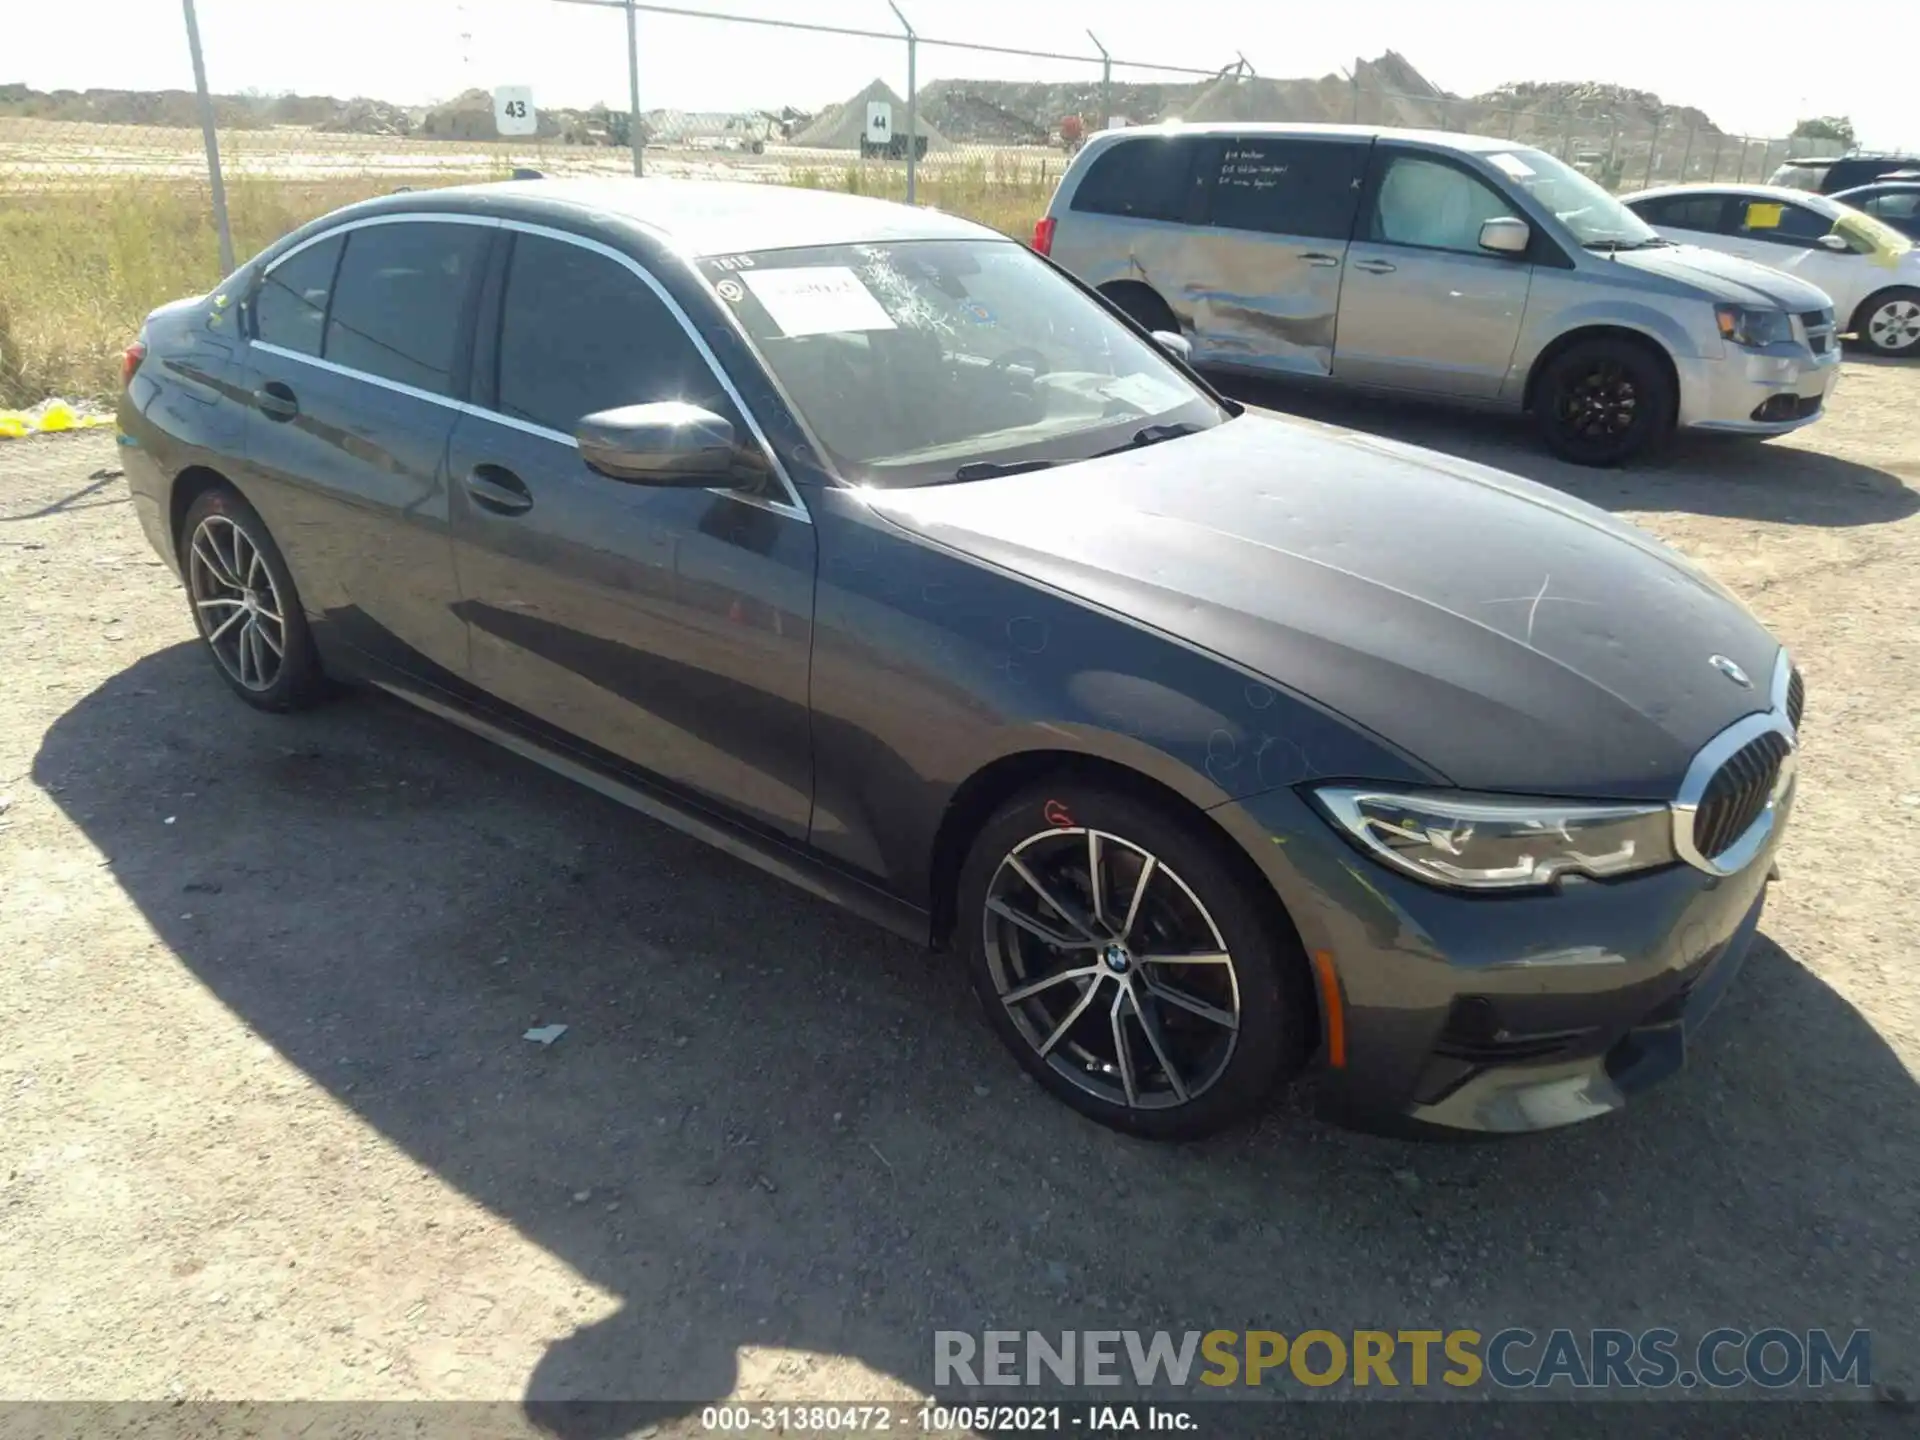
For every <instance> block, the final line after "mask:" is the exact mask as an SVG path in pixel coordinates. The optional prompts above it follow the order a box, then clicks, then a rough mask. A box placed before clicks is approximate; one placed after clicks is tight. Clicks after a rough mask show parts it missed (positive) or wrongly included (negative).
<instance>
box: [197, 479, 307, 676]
mask: <svg viewBox="0 0 1920 1440" xmlns="http://www.w3.org/2000/svg"><path fill="white" fill-rule="evenodd" d="M187 589H188V592H189V594H191V595H192V597H193V605H194V609H195V610H197V611H198V612H199V614H200V618H201V624H202V633H203V634H204V635H205V636H206V639H207V648H208V649H210V650H212V651H213V656H214V659H216V660H218V661H219V662H220V666H221V668H222V669H223V670H225V671H226V672H227V674H228V675H230V676H232V677H233V679H234V680H235V681H237V682H238V683H239V684H241V685H242V686H244V687H245V688H247V689H248V690H255V691H264V690H270V689H272V688H273V683H274V681H275V680H277V679H279V678H280V666H281V663H282V661H283V660H284V659H285V657H286V650H287V622H286V610H285V608H284V606H283V604H282V602H281V598H280V592H279V590H278V589H277V588H276V587H275V585H274V583H273V573H272V572H271V571H270V570H269V569H268V568H267V563H266V561H265V560H264V559H263V558H262V557H261V554H260V551H259V549H258V547H256V546H255V545H254V543H253V541H252V540H250V539H249V538H248V537H247V533H246V531H244V530H242V529H241V528H240V527H239V526H238V525H236V524H234V523H233V521H232V520H230V519H228V518H227V517H226V516H224V515H209V516H207V517H206V518H205V519H203V520H202V521H201V522H200V524H199V526H198V527H197V528H196V529H195V530H194V532H193V542H192V544H191V545H190V546H189V547H188V551H187Z"/></svg>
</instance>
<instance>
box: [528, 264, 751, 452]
mask: <svg viewBox="0 0 1920 1440" xmlns="http://www.w3.org/2000/svg"><path fill="white" fill-rule="evenodd" d="M657 400H686V401H690V402H692V403H693V404H695V405H702V406H705V407H706V408H707V409H709V410H712V411H714V412H715V413H716V414H719V415H721V416H724V417H725V418H727V419H729V420H731V421H732V422H733V423H734V425H735V427H736V428H738V427H739V425H740V423H741V422H740V417H739V415H738V413H737V411H736V410H735V407H734V406H733V405H732V404H731V402H730V401H729V400H728V399H727V397H726V392H725V391H724V390H722V389H721V387H720V383H719V381H718V380H717V379H716V378H715V376H714V373H713V369H712V367H711V366H709V365H708V364H707V362H706V360H705V358H704V357H703V356H702V355H701V354H700V352H699V351H698V350H696V349H695V348H694V346H693V342H692V341H691V340H689V339H688V338H687V332H686V330H685V329H683V328H682V327H681V324H680V322H679V321H678V320H677V319H676V318H675V317H674V315H673V313H672V312H671V311H670V310H668V309H667V307H666V306H665V305H664V304H663V303H662V302H661V300H660V298H659V297H658V296H657V295H655V294H654V293H653V291H652V290H651V289H650V288H648V286H647V284H646V282H645V281H643V280H642V279H641V278H640V277H639V276H638V275H635V274H634V273H633V272H632V271H631V270H629V269H627V268H626V266H624V265H621V264H619V263H617V262H616V261H614V260H611V259H609V258H608V257H606V256H605V255H601V254H597V253H596V252H594V251H592V250H587V249H585V248H583V247H581V246H579V245H573V244H569V243H567V242H566V241H563V240H550V239H548V238H546V237H545V236H542V235H519V236H516V237H515V238H514V242H513V260H512V263H511V264H510V265H509V267H508V269H507V291H506V298H505V301H504V302H503V304H502V307H501V314H500V381H499V390H498V400H497V402H496V404H497V408H498V409H499V411H500V413H501V414H503V415H511V416H513V417H514V418H515V419H518V420H525V421H527V422H528V423H529V424H533V425H540V426H544V427H545V428H546V429H548V430H557V431H559V432H560V433H561V434H563V435H571V434H572V433H573V429H574V426H575V425H576V424H577V423H578V422H579V420H580V417H581V416H583V415H591V414H593V413H594V412H595V411H596V410H611V409H613V408H614V407H616V406H620V405H641V404H646V403H649V402H652V401H657Z"/></svg>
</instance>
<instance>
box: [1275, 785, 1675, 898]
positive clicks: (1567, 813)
mask: <svg viewBox="0 0 1920 1440" xmlns="http://www.w3.org/2000/svg"><path fill="white" fill-rule="evenodd" d="M1313 795H1314V798H1315V799H1316V800H1318V801H1319V803H1320V807H1321V808H1322V809H1323V810H1324V811H1325V812H1326V813H1327V814H1328V816H1330V817H1331V818H1332V819H1333V821H1334V823H1335V824H1337V825H1338V826H1339V827H1340V828H1341V829H1343V830H1345V831H1346V832H1347V834H1349V835H1351V836H1352V837H1353V838H1354V839H1355V840H1357V841H1358V842H1359V843H1360V845H1361V846H1362V847H1364V848H1365V849H1366V850H1367V851H1368V852H1369V853H1371V854H1373V855H1375V856H1378V857H1379V858H1380V859H1381V860H1384V861H1385V862H1386V863H1387V864H1389V865H1391V866H1393V867H1394V869H1396V870H1403V871H1405V872H1406V873H1407V874H1409V875H1412V876H1413V877H1415V878H1416V879H1419V880H1425V881H1426V882H1427V883H1428V884H1431V885H1443V886H1446V887H1448V888H1449V889H1459V890H1514V889H1522V888H1527V887H1538V886H1542V885H1551V884H1552V883H1553V882H1554V880H1555V879H1557V878H1558V877H1559V876H1561V875H1566V874H1580V875H1591V876H1595V877H1604V876H1609V875H1624V874H1626V873H1628V872H1629V871H1633V870H1646V869H1650V868H1652V867H1653V866H1656V865H1667V864H1671V863H1672V862H1673V860H1674V853H1673V819H1672V815H1671V814H1670V812H1669V811H1668V808H1667V807H1666V806H1665V805H1627V804H1611V805H1608V804H1591V803H1587V802H1581V801H1568V800H1532V799H1523V798H1513V797H1508V796H1504V795H1472V794H1467V793H1465V792H1463V791H1450V790H1408V791H1396V790H1381V789H1356V788H1353V787H1349V786H1328V787H1326V788H1324V789H1319V790H1315V791H1314V792H1313Z"/></svg>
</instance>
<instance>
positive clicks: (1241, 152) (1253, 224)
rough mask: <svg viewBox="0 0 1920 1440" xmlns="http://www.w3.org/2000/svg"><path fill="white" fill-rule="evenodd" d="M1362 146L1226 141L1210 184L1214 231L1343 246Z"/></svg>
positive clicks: (1350, 225) (1350, 227) (1360, 166)
mask: <svg viewBox="0 0 1920 1440" xmlns="http://www.w3.org/2000/svg"><path fill="white" fill-rule="evenodd" d="M1366 165H1367V147H1366V146H1365V145H1356V144H1341V143H1338V142H1335V141H1327V140H1277V139H1272V138H1266V137H1259V136H1250V137H1247V138H1243V139H1242V138H1236V139H1231V140H1228V141H1227V142H1226V143H1225V144H1224V145H1223V146H1222V148H1221V151H1220V168H1219V170H1218V172H1217V173H1216V175H1215V177H1214V182H1213V213H1212V216H1211V219H1212V221H1213V223H1214V224H1215V225H1220V226H1224V227H1226V228H1228V229H1233V230H1261V231H1265V232H1266V233H1268V234H1270V235H1300V236H1305V237H1307V238H1310V239H1316V240H1345V239H1346V238H1347V236H1348V235H1349V234H1350V233H1351V232H1352V230H1353V212H1354V208H1355V207H1356V206H1357V205H1358V203H1359V198H1360V197H1359V193H1358V191H1359V185H1360V177H1361V176H1362V175H1363V174H1364V173H1365V171H1366Z"/></svg>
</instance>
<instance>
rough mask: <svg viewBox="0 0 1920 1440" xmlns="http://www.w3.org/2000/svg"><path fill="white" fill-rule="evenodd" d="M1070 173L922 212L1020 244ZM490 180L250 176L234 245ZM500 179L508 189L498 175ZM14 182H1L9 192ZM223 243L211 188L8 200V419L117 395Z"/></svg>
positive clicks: (1, 222) (1042, 173)
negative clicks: (126, 356) (148, 337)
mask: <svg viewBox="0 0 1920 1440" xmlns="http://www.w3.org/2000/svg"><path fill="white" fill-rule="evenodd" d="M1059 170H1060V166H1059V165H1058V164H1055V165H1054V166H1052V167H1051V170H1049V167H1048V166H1046V165H1045V164H1044V163H1031V162H1025V161H1021V160H1018V159H1014V158H1009V157H994V158H993V159H992V160H986V159H972V160H966V161H961V162H958V163H951V162H944V163H943V162H942V161H940V160H937V159H936V160H931V161H929V162H928V163H927V164H926V165H925V166H924V167H923V168H922V170H921V173H920V176H919V180H918V185H917V192H918V197H919V199H920V201H921V203H923V204H928V205H933V206H936V207H938V208H939V209H942V210H946V211H949V212H950V213H952V214H956V215H964V216H966V217H967V218H968V219H971V220H977V221H979V222H980V223H981V224H983V225H989V226H992V227H993V228H994V229H996V230H1000V231H1002V232H1004V233H1005V234H1007V235H1011V236H1013V237H1014V238H1016V239H1025V238H1026V237H1027V236H1028V235H1030V234H1031V233H1032V230H1033V222H1034V221H1035V220H1037V219H1038V218H1039V217H1040V214H1041V212H1042V211H1043V210H1045V208H1046V204H1047V198H1048V196H1049V195H1050V194H1051V193H1052V190H1053V185H1054V183H1055V182H1056V181H1057V180H1058V179H1059ZM486 178H490V177H488V176H484V175H471V174H468V175H448V174H444V173H428V174H423V175H405V174H393V173H386V174H381V175H368V176H364V177H352V178H345V179H337V178H322V179H299V178H282V177H272V176H249V175H241V176H240V177H238V178H237V179H235V180H234V181H233V182H232V183H231V184H230V185H229V187H228V196H227V199H228V209H229V212H230V214H231V216H232V220H233V244H234V251H235V253H236V254H237V255H239V256H241V257H243V258H244V257H245V256H248V255H251V254H253V253H254V252H256V251H258V250H259V249H261V248H262V247H263V246H265V245H267V244H269V243H271V242H272V241H273V240H275V239H276V238H278V237H279V236H281V235H284V234H285V233H286V232H287V231H289V230H291V229H293V228H295V227H296V226H299V225H302V224H304V223H305V222H307V221H308V220H311V219H313V218H314V217H315V216H317V215H324V214H326V213H327V211H329V210H332V209H335V208H337V207H339V206H341V205H345V204H348V203H349V202H351V201H354V200H362V199H366V198H367V197H369V196H372V195H380V194H385V193H387V192H388V191H391V190H393V189H394V188H396V187H397V186H400V185H403V184H411V185H414V186H416V187H418V188H425V187H427V186H432V185H445V184H450V183H455V182H456V181H461V180H475V179H486ZM491 178H499V177H491ZM5 179H6V177H5V175H4V174H0V191H5V190H6V187H5V185H4V181H5ZM792 183H794V184H797V185H802V186H806V187H808V188H812V189H824V190H843V191H846V192H847V193H849V194H855V195H875V196H881V197H884V198H887V199H893V200H902V199H905V198H906V175H905V169H904V167H903V166H900V165H885V164H865V165H861V164H855V165H848V166H846V167H844V168H842V169H833V170H803V171H800V172H798V173H796V174H794V175H793V176H792ZM218 256H219V245H218V241H217V239H216V236H215V233H214V228H213V218H212V206H211V204H210V202H209V199H208V195H207V189H206V187H205V186H204V185H196V184H194V183H192V182H188V181H182V180H178V179H168V178H162V177H157V176H125V177H120V178H116V179H110V180H104V181H101V182H99V183H87V184H84V185H80V186H76V187H74V188H71V189H51V190H49V189H40V190H29V191H27V192H25V193H18V192H14V193H7V194H6V198H5V199H4V201H0V407H13V406H21V405H31V404H33V403H34V402H36V401H38V400H41V399H44V398H45V397H47V396H49V395H61V396H65V397H67V398H69V399H89V398H101V397H105V396H108V395H110V394H111V393H112V392H113V390H114V387H115V385H116V383H117V380H118V376H119V365H120V352H121V351H122V350H123V349H124V348H125V347H126V344H127V342H128V341H129V340H131V339H132V338H133V336H134V334H135V333H136V332H137V331H138V330H139V328H140V321H141V319H142V317H144V316H145V315H146V314H147V312H148V311H150V310H152V309H153V308H154V307H155V306H156V305H160V304H162V303H164V302H166V301H168V300H171V299H174V298H175V297H177V296H180V295H195V294H200V293H202V292H204V291H206V290H207V289H209V288H210V287H211V286H212V285H213V284H214V283H215V282H216V281H218V280H219V278H220V273H219V270H220V267H219V258H218Z"/></svg>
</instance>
